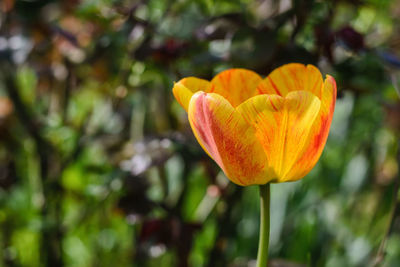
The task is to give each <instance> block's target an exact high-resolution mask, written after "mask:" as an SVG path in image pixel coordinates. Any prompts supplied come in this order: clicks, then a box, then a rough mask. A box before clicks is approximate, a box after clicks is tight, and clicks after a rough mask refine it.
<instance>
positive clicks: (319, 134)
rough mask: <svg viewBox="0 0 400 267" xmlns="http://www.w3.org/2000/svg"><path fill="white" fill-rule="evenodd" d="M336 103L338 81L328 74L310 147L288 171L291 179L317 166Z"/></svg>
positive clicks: (312, 131)
mask: <svg viewBox="0 0 400 267" xmlns="http://www.w3.org/2000/svg"><path fill="white" fill-rule="evenodd" d="M335 103H336V82H335V79H334V78H333V77H332V76H329V75H327V77H326V79H325V82H324V86H323V88H322V95H321V109H320V112H319V114H318V117H317V118H316V119H315V121H314V124H313V126H312V128H311V131H310V134H309V137H308V139H310V142H309V145H308V148H307V150H306V151H304V153H303V155H302V156H301V157H300V158H299V160H298V161H297V162H296V164H295V165H294V166H293V168H292V169H291V170H290V172H289V173H288V176H290V177H291V180H293V181H294V180H298V179H301V178H302V177H304V176H305V175H306V174H307V173H308V172H310V171H311V169H312V168H313V167H314V166H315V164H316V163H317V161H318V159H319V158H320V156H321V154H322V150H323V149H324V147H325V143H326V140H327V138H328V134H329V128H330V126H331V122H332V117H333V112H334V109H335Z"/></svg>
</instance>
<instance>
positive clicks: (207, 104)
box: [188, 92, 275, 185]
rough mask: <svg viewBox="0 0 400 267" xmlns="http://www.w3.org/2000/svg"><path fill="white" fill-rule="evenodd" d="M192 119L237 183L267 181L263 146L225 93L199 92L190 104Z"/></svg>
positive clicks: (269, 175) (199, 136)
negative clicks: (221, 94) (224, 96)
mask: <svg viewBox="0 0 400 267" xmlns="http://www.w3.org/2000/svg"><path fill="white" fill-rule="evenodd" d="M188 114H189V121H190V125H191V127H192V130H193V132H194V134H195V136H196V138H197V140H198V142H199V143H200V145H201V146H202V147H203V149H204V150H205V151H206V152H207V153H208V154H209V155H210V156H211V157H212V158H213V159H214V160H215V161H216V162H217V164H218V165H219V166H220V167H221V168H222V170H223V171H224V172H225V174H226V176H227V177H228V178H229V179H230V180H231V181H233V182H234V183H236V184H239V185H251V184H265V183H266V182H268V181H269V179H271V178H273V177H275V175H274V174H273V173H271V172H270V171H268V166H267V162H268V161H267V158H266V156H265V154H264V151H263V148H262V146H261V145H260V143H259V141H258V139H257V138H256V135H255V130H254V129H253V128H252V127H250V126H249V125H248V124H247V122H246V121H245V120H244V119H243V117H242V116H241V115H240V114H239V113H238V112H237V111H236V110H235V109H234V108H233V107H232V105H231V104H230V103H229V102H228V101H227V100H226V99H225V98H223V97H222V96H220V95H218V94H215V93H209V94H207V93H204V92H198V93H196V94H194V95H193V97H192V99H191V100H190V103H189V110H188Z"/></svg>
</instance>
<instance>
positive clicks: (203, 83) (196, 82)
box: [172, 77, 211, 111]
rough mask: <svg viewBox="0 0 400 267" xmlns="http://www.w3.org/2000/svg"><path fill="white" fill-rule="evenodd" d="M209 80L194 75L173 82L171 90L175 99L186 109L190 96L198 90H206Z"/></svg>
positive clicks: (208, 87) (207, 89)
mask: <svg viewBox="0 0 400 267" xmlns="http://www.w3.org/2000/svg"><path fill="white" fill-rule="evenodd" d="M210 86H211V84H210V82H209V81H207V80H203V79H199V78H196V77H188V78H184V79H182V80H180V81H179V82H177V83H175V84H174V88H172V92H173V94H174V96H175V99H176V100H177V101H178V102H179V104H181V106H182V107H183V108H184V109H185V110H186V111H187V110H188V106H189V101H190V98H192V96H193V94H194V93H196V92H198V91H204V92H208V91H209V90H210Z"/></svg>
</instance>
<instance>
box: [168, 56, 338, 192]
mask: <svg viewBox="0 0 400 267" xmlns="http://www.w3.org/2000/svg"><path fill="white" fill-rule="evenodd" d="M173 93H174V96H175V98H176V99H177V101H178V102H179V103H180V104H181V105H182V107H183V108H184V109H185V110H186V111H187V112H188V116H189V122H190V125H191V127H192V130H193V133H194V135H195V136H196V139H197V140H198V142H199V143H200V145H201V146H202V147H203V149H204V150H205V151H206V152H207V154H208V155H209V156H210V157H211V158H212V159H213V160H214V161H215V162H216V163H217V164H218V165H219V166H220V167H221V169H222V170H223V171H224V173H225V175H226V176H227V177H228V178H229V179H230V180H231V181H232V182H234V183H236V184H239V185H252V184H265V183H268V182H288V181H295V180H298V179H301V178H303V177H304V176H305V175H306V174H307V173H308V172H310V170H311V169H312V168H313V167H314V165H315V164H316V163H317V161H318V159H319V157H320V156H321V153H322V150H323V148H324V146H325V143H326V139H327V137H328V133H329V128H330V125H331V121H332V116H333V111H334V107H335V102H336V82H335V79H334V78H333V77H331V76H329V75H327V76H326V79H325V81H324V80H323V79H322V75H321V73H320V71H319V70H318V69H317V68H316V67H314V66H312V65H307V66H304V65H302V64H297V63H292V64H288V65H284V66H282V67H279V68H277V69H275V70H274V71H273V72H272V73H271V74H270V75H268V77H267V78H265V79H262V78H261V77H260V76H259V75H258V74H256V73H255V72H253V71H250V70H246V69H229V70H225V71H223V72H221V73H219V74H218V75H217V76H215V77H214V78H213V79H212V80H211V82H209V81H206V80H203V79H199V78H195V77H188V78H184V79H182V80H180V81H179V82H177V83H175V84H174V88H173Z"/></svg>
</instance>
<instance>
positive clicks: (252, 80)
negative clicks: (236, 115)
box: [210, 69, 262, 107]
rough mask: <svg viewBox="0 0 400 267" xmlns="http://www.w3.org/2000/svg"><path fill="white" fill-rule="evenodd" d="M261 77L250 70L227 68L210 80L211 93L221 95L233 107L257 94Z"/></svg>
mask: <svg viewBox="0 0 400 267" xmlns="http://www.w3.org/2000/svg"><path fill="white" fill-rule="evenodd" d="M261 81H262V79H261V77H260V76H259V75H258V74H257V73H255V72H254V71H251V70H246V69H229V70H225V71H223V72H221V73H219V74H218V75H217V76H215V77H214V79H212V81H211V90H210V92H212V93H217V94H219V95H222V96H223V97H224V98H225V99H227V100H228V101H229V102H230V103H231V105H232V106H233V107H236V106H238V105H240V104H241V103H242V102H244V101H245V100H247V99H249V98H250V97H252V96H255V95H256V94H257V91H256V88H257V85H258V84H259V83H260V82H261Z"/></svg>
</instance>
